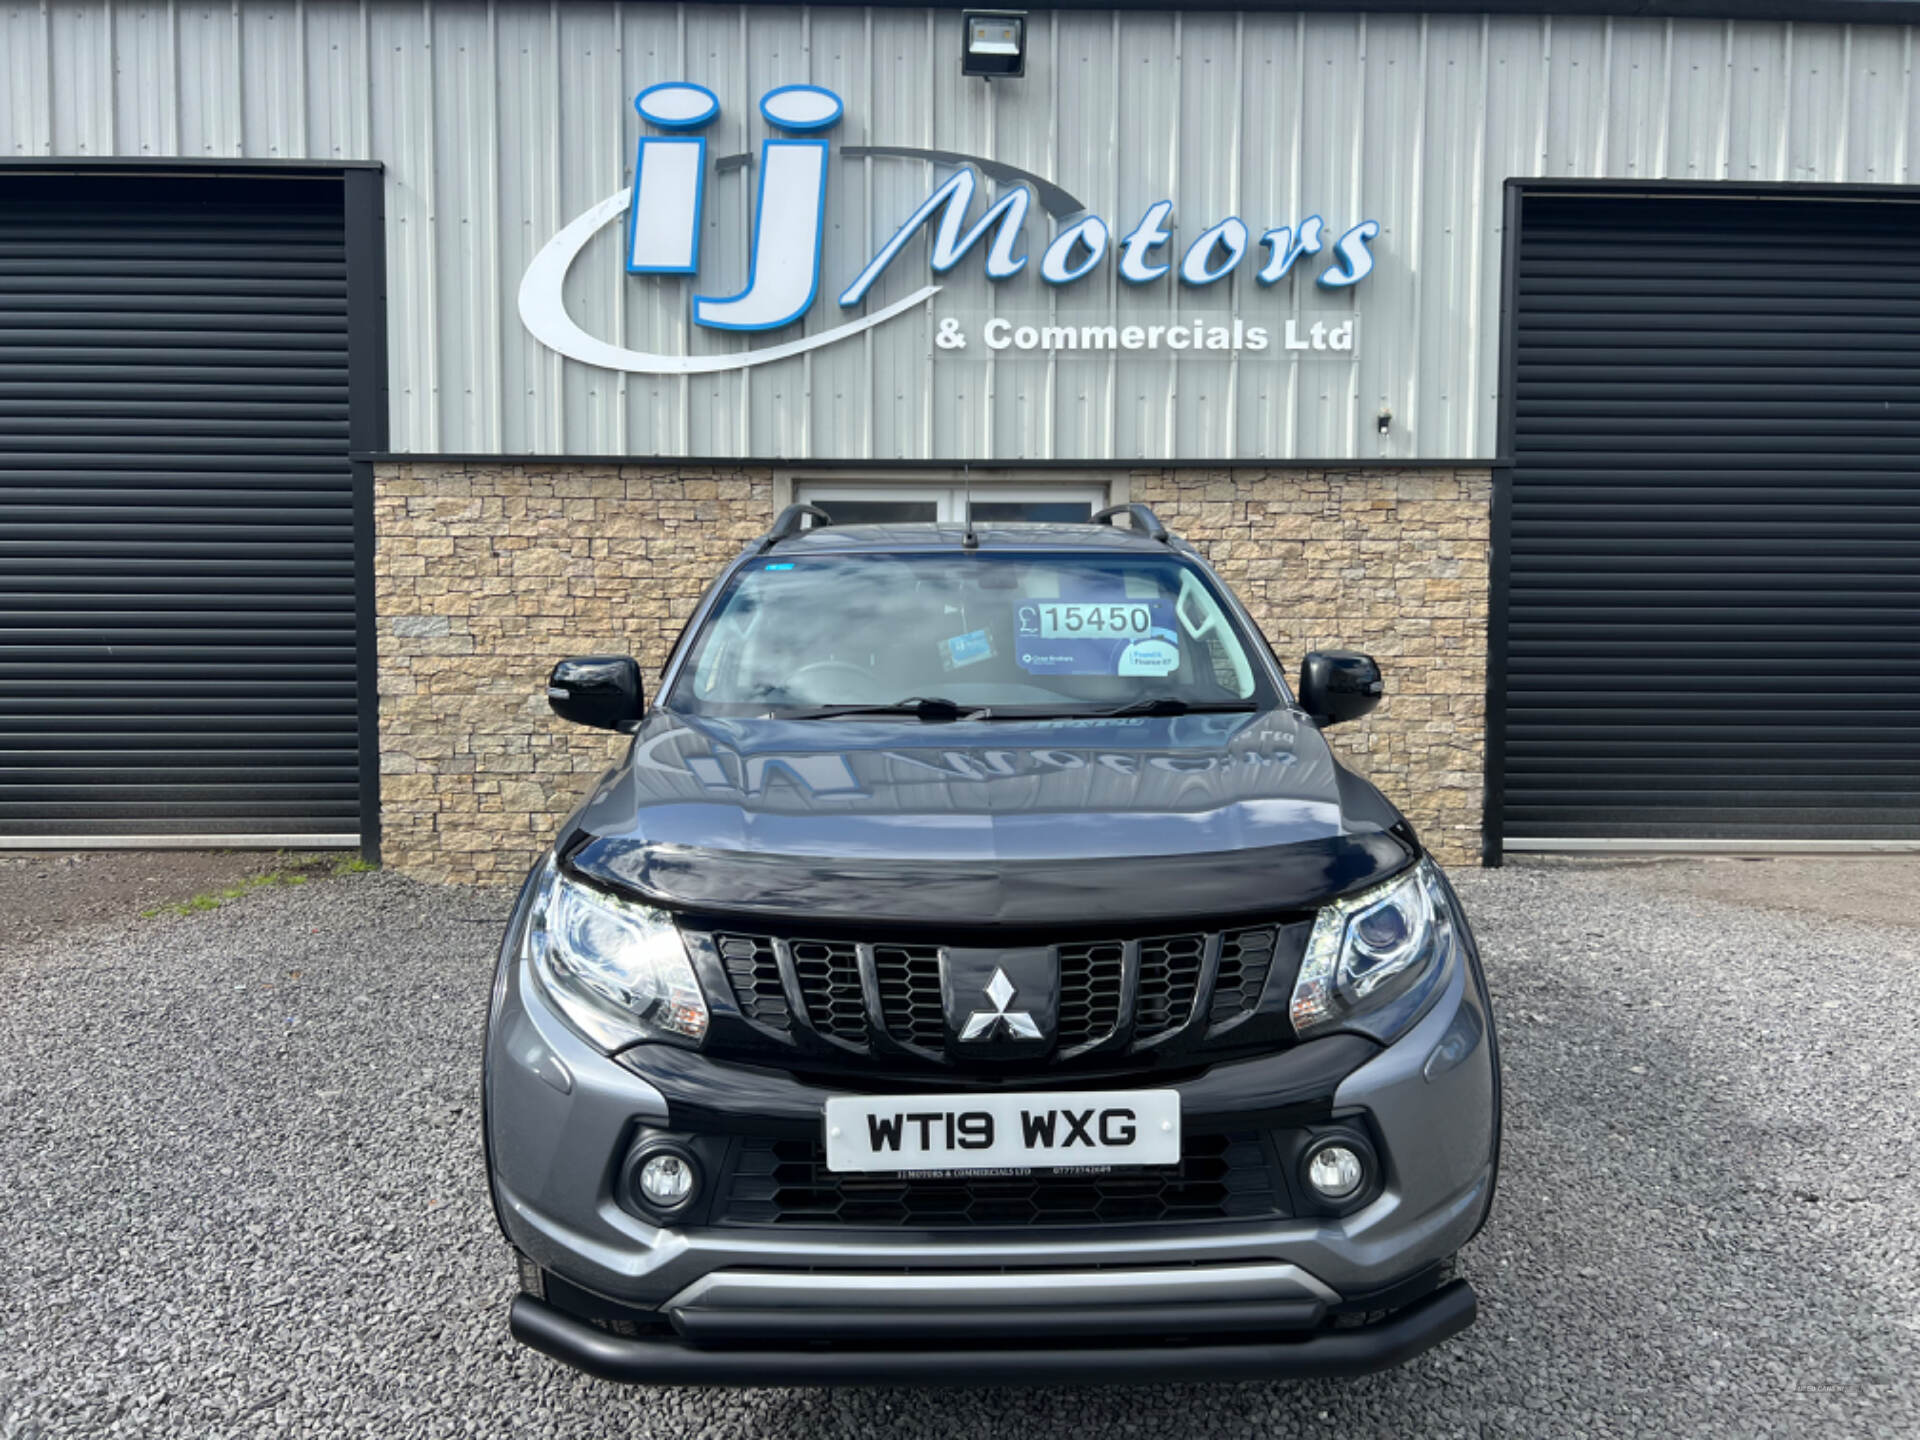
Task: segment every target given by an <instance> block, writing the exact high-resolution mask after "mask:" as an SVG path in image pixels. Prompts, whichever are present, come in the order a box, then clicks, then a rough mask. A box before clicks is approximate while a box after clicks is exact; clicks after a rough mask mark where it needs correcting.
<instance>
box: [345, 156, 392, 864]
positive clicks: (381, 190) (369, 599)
mask: <svg viewBox="0 0 1920 1440" xmlns="http://www.w3.org/2000/svg"><path fill="white" fill-rule="evenodd" d="M341 179H342V182H343V185H342V188H343V189H344V191H345V193H346V200H345V204H346V240H347V355H348V359H347V363H348V372H347V433H348V436H349V440H348V444H349V447H350V448H351V449H352V450H354V451H359V450H362V449H374V450H377V449H381V448H383V447H385V446H386V445H387V443H388V438H387V424H388V415H387V260H386V176H385V174H384V173H383V172H382V171H381V170H380V169H379V168H378V167H377V166H376V167H367V166H356V167H354V168H352V169H350V170H347V171H346V172H345V173H344V174H343V175H342V177H341ZM351 464H352V468H353V604H354V651H355V687H354V688H355V700H356V708H357V712H358V713H357V717H356V719H357V726H358V731H359V759H360V855H361V858H362V859H364V860H366V861H367V862H368V863H370V864H378V863H379V860H380V655H379V631H378V627H377V624H376V620H377V616H376V607H377V604H378V600H377V597H376V595H375V586H374V575H373V557H374V548H375V546H376V544H377V537H376V535H375V531H374V518H373V466H372V465H371V464H369V463H368V462H366V461H364V460H354V461H352V462H351Z"/></svg>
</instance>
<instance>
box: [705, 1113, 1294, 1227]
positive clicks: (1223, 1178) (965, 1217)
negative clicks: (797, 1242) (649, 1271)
mask: <svg viewBox="0 0 1920 1440" xmlns="http://www.w3.org/2000/svg"><path fill="white" fill-rule="evenodd" d="M1182 1151H1183V1153H1182V1155H1181V1159H1180V1163H1179V1165H1178V1166H1177V1167H1174V1168H1172V1169H1166V1170H1134V1171H1112V1172H1109V1173H1107V1174H1104V1175H1064V1174H1033V1175H1018V1176H985V1175H949V1176H940V1177H929V1178H924V1179H906V1178H903V1177H900V1176H895V1175H853V1174H840V1175H837V1174H835V1173H834V1172H832V1171H830V1170H828V1169H827V1157H826V1149H825V1147H824V1146H823V1145H821V1143H820V1142H819V1141H818V1140H797V1139H796V1140H773V1139H767V1138H764V1137H754V1138H752V1139H748V1140H745V1141H743V1142H742V1145H741V1149H740V1151H739V1153H738V1155H737V1157H736V1160H735V1166H734V1171H733V1174H732V1176H731V1180H730V1183H729V1185H728V1188H727V1194H726V1200H725V1203H724V1206H723V1219H724V1221H725V1222H727V1223H731V1224H736V1225H841V1226H849V1227H861V1226H867V1227H876V1228H877V1227H890V1226H911V1227H915V1228H927V1229H955V1228H958V1229H974V1228H982V1227H992V1226H1031V1225H1098V1224H1114V1223H1122V1224H1124V1223H1137V1224H1152V1223H1155V1222H1160V1221H1176V1220H1236V1219H1244V1218H1252V1217H1261V1216H1271V1215H1279V1214H1284V1213H1286V1207H1285V1205H1284V1202H1283V1199H1282V1195H1283V1193H1284V1192H1283V1191H1282V1189H1281V1188H1280V1187H1279V1186H1277V1185H1276V1184H1275V1183H1274V1175H1273V1169H1272V1166H1271V1165H1270V1163H1269V1161H1268V1158H1267V1147H1266V1145H1265V1144H1264V1143H1263V1141H1262V1138H1261V1136H1260V1134H1259V1133H1258V1132H1256V1131H1244V1132H1236V1133H1232V1134H1225V1135H1189V1136H1187V1137H1186V1139H1185V1141H1184V1143H1183V1145H1182Z"/></svg>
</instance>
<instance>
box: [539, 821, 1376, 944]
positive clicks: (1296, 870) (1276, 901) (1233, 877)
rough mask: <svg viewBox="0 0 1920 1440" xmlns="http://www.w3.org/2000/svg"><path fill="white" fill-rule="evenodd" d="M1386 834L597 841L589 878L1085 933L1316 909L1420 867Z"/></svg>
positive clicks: (585, 857)
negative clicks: (1212, 845)
mask: <svg viewBox="0 0 1920 1440" xmlns="http://www.w3.org/2000/svg"><path fill="white" fill-rule="evenodd" d="M1413 859H1414V850H1413V847H1412V846H1411V845H1409V844H1408V843H1407V842H1406V841H1404V840H1402V839H1401V838H1399V836H1397V835H1395V834H1391V833H1388V832H1385V831H1381V832H1376V833H1373V834H1363V835H1340V836H1332V837H1328V838H1324V839H1318V840H1304V841H1299V842H1296V843H1294V844H1291V845H1276V846H1272V847H1269V848H1265V849H1259V850H1241V851H1234V852H1230V853H1227V854H1198V855H1172V856H1155V857H1153V858H1151V859H1148V858H1128V859H1124V860H1115V859H1100V860H1051V861H1049V860H1023V861H1021V862H1020V863H1019V864H1017V865H1005V864H998V863H987V862H979V861H954V860H911V859H892V860H888V859H877V858H861V859H859V860H842V859H834V858H828V857H821V856H796V855H767V854H755V853H751V852H746V853H728V852H725V851H714V850H698V849H687V848H680V847H675V846H668V845H649V844H647V843H645V842H643V841H639V840H629V839H607V838H599V839H589V840H587V841H586V843H585V844H583V845H581V846H580V847H579V848H578V849H577V850H575V851H573V853H572V854H571V855H570V856H569V857H568V863H569V865H570V867H571V868H572V869H573V870H575V871H576V872H578V873H579V874H581V875H584V876H586V877H588V878H590V879H594V880H598V881H600V882H601V883H603V884H606V885H609V886H612V887H614V888H617V889H621V890H626V891H630V892H633V893H635V894H637V895H639V896H641V897H642V898H645V899H650V900H655V901H657V902H659V903H661V904H663V905H668V906H672V907H675V908H681V909H688V910H699V911H703V912H708V913H716V914H728V913H732V914H747V915H785V916H795V915H800V916H808V917H812V918H816V919H819V920H842V921H849V920H851V921H859V922H861V923H870V922H881V923H887V924H900V925H924V924H960V925H988V926H1000V925H1022V926H1024V925H1032V926H1037V927H1047V928H1051V927H1056V926H1076V925H1086V924H1088V923H1099V924H1102V925H1109V924H1118V925H1126V924H1131V923H1138V922H1142V921H1158V920H1173V919H1192V918H1193V917H1194V916H1197V915H1204V916H1206V917H1208V918H1209V919H1229V918H1232V917H1234V916H1237V915H1246V916H1264V915H1273V914H1278V913H1282V912H1285V911H1290V910H1308V909H1312V908H1314V907H1315V906H1317V905H1320V904H1323V903H1325V902H1326V901H1327V900H1328V899H1329V898H1331V897H1332V896H1335V895H1341V894H1345V893H1348V892H1350V891H1353V890H1358V889H1361V888H1363V887H1364V886H1366V885H1367V884H1368V883H1369V882H1370V881H1373V880H1377V879H1385V878H1386V877H1387V876H1389V875H1392V874H1394V873H1395V872H1397V871H1400V870H1404V869H1405V868H1406V867H1407V866H1408V865H1409V864H1411V863H1412V862H1413Z"/></svg>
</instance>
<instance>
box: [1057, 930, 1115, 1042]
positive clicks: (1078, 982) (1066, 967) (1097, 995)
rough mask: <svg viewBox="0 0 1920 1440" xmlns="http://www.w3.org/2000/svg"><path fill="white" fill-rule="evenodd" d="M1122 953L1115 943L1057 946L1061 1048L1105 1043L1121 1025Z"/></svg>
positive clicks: (1113, 941)
mask: <svg viewBox="0 0 1920 1440" xmlns="http://www.w3.org/2000/svg"><path fill="white" fill-rule="evenodd" d="M1125 954H1126V947H1125V946H1124V945H1122V944H1121V943H1120V942H1119V941H1118V940H1100V941H1096V942H1094V943H1092V944H1090V945H1062V946H1061V947H1060V1045H1061V1048H1063V1049H1070V1048H1071V1047H1073V1046H1075V1045H1086V1044H1089V1043H1090V1042H1092V1041H1095V1040H1104V1039H1105V1038H1106V1037H1107V1036H1109V1035H1111V1034H1112V1033H1113V1031H1114V1027H1115V1026H1116V1025H1118V1024H1119V1023H1120V972H1121V967H1122V964H1123V961H1124V958H1125Z"/></svg>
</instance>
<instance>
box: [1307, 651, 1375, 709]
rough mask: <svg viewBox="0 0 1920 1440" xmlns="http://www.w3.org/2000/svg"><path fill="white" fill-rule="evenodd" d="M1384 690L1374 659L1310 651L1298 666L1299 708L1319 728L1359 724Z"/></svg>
mask: <svg viewBox="0 0 1920 1440" xmlns="http://www.w3.org/2000/svg"><path fill="white" fill-rule="evenodd" d="M1386 688H1387V687H1386V683H1385V682H1384V681H1383V680H1381V678H1380V667H1379V666H1378V665H1376V664H1374V663H1373V657H1372V656H1371V655H1362V654H1360V653H1359V652H1358V651H1355V650H1313V651H1309V652H1308V654H1307V658H1306V659H1304V660H1302V661H1301V662H1300V708H1301V709H1302V710H1305V711H1306V712H1307V714H1308V715H1310V716H1312V717H1313V723H1314V724H1316V725H1319V726H1323V727H1324V726H1327V725H1338V724H1339V723H1340V722H1341V721H1342V720H1358V719H1359V718H1360V717H1361V716H1362V715H1365V714H1367V713H1368V712H1369V711H1371V710H1372V709H1373V707H1374V706H1376V705H1378V704H1379V703H1380V697H1381V695H1382V694H1384V693H1385V691H1386Z"/></svg>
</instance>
